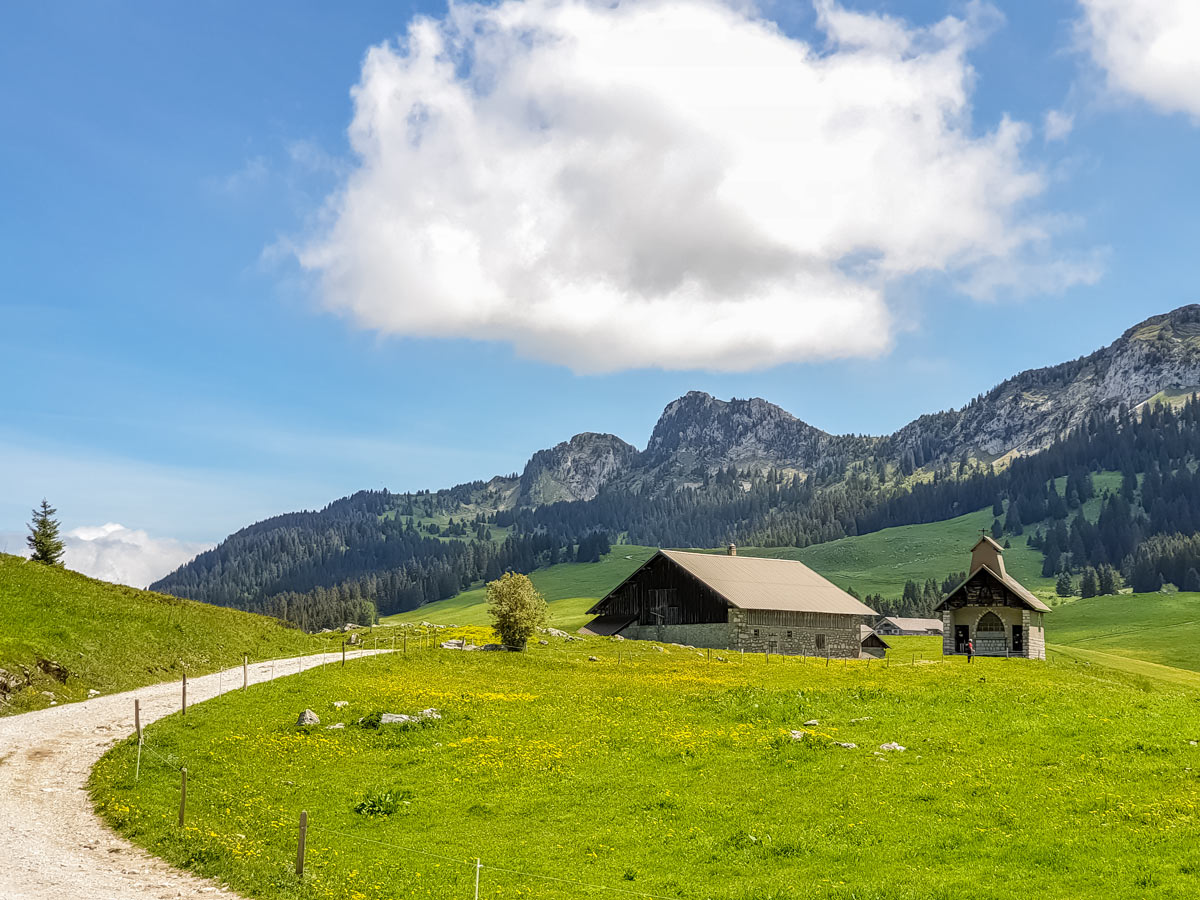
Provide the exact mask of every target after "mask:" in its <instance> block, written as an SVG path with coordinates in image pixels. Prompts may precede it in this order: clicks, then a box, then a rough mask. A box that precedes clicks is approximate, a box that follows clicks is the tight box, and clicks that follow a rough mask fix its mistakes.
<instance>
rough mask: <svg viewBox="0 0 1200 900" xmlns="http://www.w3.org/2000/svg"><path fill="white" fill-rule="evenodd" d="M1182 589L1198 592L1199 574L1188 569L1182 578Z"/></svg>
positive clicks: (1199, 586) (1199, 584) (1192, 569)
mask: <svg viewBox="0 0 1200 900" xmlns="http://www.w3.org/2000/svg"><path fill="white" fill-rule="evenodd" d="M1183 589H1184V590H1185V591H1200V572H1197V571H1196V569H1195V568H1194V567H1193V568H1190V569H1188V570H1187V574H1186V575H1184V576H1183Z"/></svg>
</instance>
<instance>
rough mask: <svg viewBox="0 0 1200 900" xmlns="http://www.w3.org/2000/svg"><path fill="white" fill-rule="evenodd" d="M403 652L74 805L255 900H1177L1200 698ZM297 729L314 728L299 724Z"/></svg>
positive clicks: (174, 736)
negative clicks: (638, 896)
mask: <svg viewBox="0 0 1200 900" xmlns="http://www.w3.org/2000/svg"><path fill="white" fill-rule="evenodd" d="M450 636H456V635H452V633H450V632H447V631H441V632H439V633H438V634H437V635H436V637H435V638H434V641H435V642H436V641H437V640H443V639H445V638H446V637H450ZM469 637H470V638H471V639H473V640H476V641H479V640H483V639H484V638H485V637H486V635H485V633H484V632H483V631H482V630H476V631H474V632H473V633H470V634H469ZM420 643H421V641H420V639H419V638H417V637H416V634H415V632H414V635H413V637H411V638H410V640H409V652H408V653H407V654H405V655H399V654H398V655H395V656H392V657H384V658H378V659H375V660H363V661H356V662H352V663H351V664H350V665H348V666H347V667H346V668H344V669H341V668H333V667H330V668H329V669H327V670H320V669H316V670H312V671H310V672H307V673H305V674H304V675H300V676H294V677H289V678H287V679H285V680H283V681H281V682H276V683H271V684H264V685H259V686H256V687H254V688H252V689H251V690H250V691H248V692H245V693H241V692H235V693H230V694H227V695H225V696H223V697H221V698H219V699H217V700H214V701H211V702H208V703H204V704H201V705H199V706H197V707H195V708H194V709H193V710H191V711H190V712H189V714H188V716H187V719H186V722H185V720H183V719H181V718H180V717H179V716H178V715H176V716H172V717H171V718H169V719H166V720H163V721H162V722H160V723H157V724H155V725H153V726H151V727H150V728H149V729H148V730H147V742H148V743H147V747H148V749H147V751H146V752H145V753H144V754H143V758H142V769H141V781H140V783H135V781H134V770H135V764H136V746H135V743H134V742H133V741H132V740H126V741H124V742H122V743H121V744H119V745H117V746H116V747H115V748H114V749H113V750H112V751H111V752H110V753H109V754H108V755H107V756H106V757H105V758H104V759H103V760H102V761H101V763H100V764H99V765H98V766H97V768H96V770H95V773H94V777H93V783H92V792H93V796H94V799H95V802H96V806H97V809H98V810H99V811H100V813H101V815H103V816H104V817H105V818H106V819H107V820H108V821H109V822H110V823H111V824H112V825H113V827H114V828H116V829H117V830H118V831H119V832H121V833H123V834H126V835H128V836H129V837H130V838H131V839H132V840H133V841H134V842H136V843H138V844H140V845H142V846H144V847H146V848H148V849H149V850H151V851H152V852H154V853H156V854H159V855H161V856H163V857H165V858H166V859H168V860H170V861H171V862H172V863H175V864H176V865H180V866H184V867H187V868H190V869H193V870H195V871H197V872H200V873H204V874H207V875H211V876H214V877H216V878H219V879H221V880H223V881H226V882H228V883H229V884H230V885H231V886H232V887H234V888H235V889H237V890H238V891H241V892H243V893H245V894H246V895H247V896H253V897H261V898H272V900H273V898H351V897H353V898H356V900H384V898H398V897H438V898H440V897H448V898H449V897H470V896H472V895H473V894H472V892H473V889H474V879H475V877H476V869H475V861H476V859H477V858H478V859H480V860H481V861H482V865H483V868H482V869H481V870H479V876H480V894H479V896H480V897H488V898H495V897H530V896H533V897H564V898H567V897H580V898H582V897H595V896H608V895H609V893H611V892H616V891H627V892H635V893H642V894H649V895H653V896H656V897H668V898H669V897H679V898H714V900H751V898H760V897H771V898H781V900H782V898H838V900H851V898H889V900H902V898H913V900H917V898H920V900H925V898H959V897H974V898H1009V897H1067V896H1069V897H1075V898H1091V897H1095V898H1111V897H1133V896H1136V897H1149V898H1159V897H1161V898H1168V897H1169V898H1176V897H1180V898H1182V897H1190V896H1194V892H1195V886H1196V883H1197V882H1196V879H1197V876H1198V875H1200V846H1198V845H1197V843H1196V840H1195V835H1196V833H1197V828H1200V746H1197V744H1196V742H1197V741H1198V740H1200V712H1198V710H1197V709H1196V700H1195V698H1196V696H1197V694H1196V689H1197V687H1200V675H1192V674H1190V673H1186V672H1182V671H1180V670H1176V671H1180V674H1181V676H1182V677H1183V679H1184V681H1182V682H1178V683H1174V682H1167V681H1159V680H1155V679H1151V678H1146V677H1142V676H1139V675H1134V674H1123V673H1121V672H1118V671H1114V670H1113V669H1110V668H1107V667H1103V666H1097V665H1092V664H1088V663H1087V662H1085V661H1079V660H1076V659H1073V658H1070V657H1066V656H1061V655H1054V654H1052V658H1051V660H1050V661H1049V662H1036V661H1026V660H1011V661H1009V660H1003V659H979V660H976V662H975V663H974V664H970V665H968V664H967V662H966V660H965V659H963V658H962V657H957V658H952V659H950V660H949V661H946V662H941V661H936V662H935V661H933V660H932V659H930V660H922V659H918V660H916V662H915V664H914V662H913V661H912V657H911V653H912V648H913V647H914V646H916V647H918V648H920V649H921V650H922V651H923V652H924V653H925V654H926V655H927V656H930V657H933V659H940V657H938V656H937V648H936V639H935V640H934V641H933V642H932V643H933V646H932V647H931V646H930V643H931V642H930V641H929V640H928V639H916V641H915V642H909V641H906V639H897V649H896V651H895V652H894V654H893V655H892V657H891V658H890V659H889V660H888V662H887V663H880V662H879V661H874V662H872V663H870V664H868V663H866V662H862V661H858V660H853V661H849V662H841V663H837V662H835V663H834V664H833V665H828V664H827V663H825V661H823V660H821V661H818V660H813V659H809V660H801V659H798V658H778V657H776V658H772V659H770V660H769V661H768V660H766V659H764V658H763V657H761V656H754V657H740V656H733V657H730V658H729V659H728V661H722V660H721V657H720V654H718V653H716V652H714V654H713V655H712V657H711V658H710V656H709V654H707V653H704V652H700V651H694V650H687V649H682V648H679V647H674V646H666V647H662V646H658V645H652V644H648V643H644V642H620V641H611V640H607V639H598V638H595V639H586V640H583V641H573V642H568V641H564V640H563V639H560V638H550V639H549V643H548V644H546V645H545V646H542V645H539V644H537V643H536V642H535V643H534V644H533V645H531V647H530V649H529V650H528V651H527V652H526V653H524V654H510V653H463V652H456V651H449V650H437V649H429V650H422V649H418V646H419V645H420ZM931 651H932V652H931ZM901 663H903V664H901ZM1188 680H1190V685H1189V684H1188V683H1186V682H1187V681H1188ZM342 702H344V703H345V704H346V705H345V706H341V707H339V706H337V705H336V704H339V703H342ZM305 708H309V709H312V710H314V711H315V712H316V713H317V714H318V715H319V716H320V719H321V723H320V724H319V725H315V726H311V727H307V728H299V727H296V725H295V722H296V718H297V716H298V714H299V713H300V711H301V710H303V709H305ZM430 708H433V709H436V710H437V713H438V715H439V716H440V717H441V718H432V717H429V718H425V719H422V720H419V721H417V722H414V723H410V724H398V725H382V726H379V727H372V726H373V724H374V723H375V722H377V721H378V719H379V716H377V715H376V714H378V713H385V712H386V713H395V714H403V715H410V716H411V715H415V714H419V713H420V712H421V711H422V710H427V709H430ZM360 719H361V720H363V723H360ZM333 725H341V726H342V727H338V728H330V727H329V726H333ZM893 744H895V745H898V746H900V747H903V748H904V749H903V750H900V749H886V748H888V747H891V746H892V745H893ZM180 766H186V767H187V769H188V779H189V780H188V807H187V817H188V818H187V823H186V826H185V827H184V828H183V829H180V828H178V827H177V824H176V820H177V812H178V803H179V779H180V776H179V767H180ZM301 810H306V811H307V814H308V823H309V831H308V836H307V841H308V850H307V860H306V869H305V875H304V877H303V879H297V878H296V877H295V875H294V873H293V866H294V862H295V857H296V849H297V848H296V840H297V822H298V817H299V815H300V812H301ZM614 896H615V894H614Z"/></svg>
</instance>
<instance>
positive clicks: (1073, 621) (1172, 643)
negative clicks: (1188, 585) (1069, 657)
mask: <svg viewBox="0 0 1200 900" xmlns="http://www.w3.org/2000/svg"><path fill="white" fill-rule="evenodd" d="M1046 633H1047V639H1048V640H1049V641H1050V642H1051V643H1053V644H1058V645H1062V646H1064V647H1070V648H1071V649H1072V650H1077V651H1081V652H1085V653H1090V654H1097V653H1099V654H1103V655H1104V656H1105V657H1108V662H1109V664H1117V665H1119V664H1120V663H1119V662H1117V661H1115V660H1113V659H1112V658H1113V657H1118V658H1120V657H1124V658H1128V659H1140V660H1145V661H1146V662H1149V663H1154V664H1156V665H1160V666H1172V667H1176V668H1181V669H1189V670H1191V671H1193V672H1200V594H1189V593H1178V594H1176V593H1157V594H1118V595H1116V596H1110V597H1092V598H1089V599H1087V600H1076V601H1075V602H1074V603H1068V604H1064V605H1063V606H1060V607H1058V608H1057V609H1055V611H1054V612H1053V614H1051V615H1048V616H1047V617H1046Z"/></svg>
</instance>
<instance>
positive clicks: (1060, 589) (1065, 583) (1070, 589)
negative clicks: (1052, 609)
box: [1054, 572, 1075, 597]
mask: <svg viewBox="0 0 1200 900" xmlns="http://www.w3.org/2000/svg"><path fill="white" fill-rule="evenodd" d="M1054 593H1056V594H1058V596H1060V597H1070V596H1071V595H1072V594H1074V593H1075V587H1074V585H1072V584H1071V573H1070V572H1061V573H1059V576H1058V581H1056V582H1055V583H1054Z"/></svg>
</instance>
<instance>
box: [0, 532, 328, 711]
mask: <svg viewBox="0 0 1200 900" xmlns="http://www.w3.org/2000/svg"><path fill="white" fill-rule="evenodd" d="M339 640H340V639H339ZM322 645H323V644H322V642H321V640H320V639H319V638H316V637H312V636H309V635H306V634H304V633H303V632H300V631H296V630H295V629H292V628H286V627H284V626H283V625H281V624H280V623H279V622H278V621H276V620H275V619H269V618H266V617H265V616H256V615H251V614H250V613H244V612H239V611H238V610H233V609H224V608H222V607H219V606H209V605H207V604H205V603H197V602H195V601H192V600H181V599H179V598H178V597H171V596H167V595H165V594H156V593H154V592H152V591H140V590H136V589H134V588H129V587H122V586H120V585H115V584H109V583H108V582H105V581H97V580H96V579H93V578H87V577H86V576H84V575H80V574H79V573H78V572H72V571H69V570H67V569H60V568H56V567H53V566H45V565H42V564H40V563H33V562H28V561H27V560H24V559H22V558H21V557H19V556H10V555H7V554H0V669H5V670H7V671H8V672H9V673H10V675H11V676H12V677H13V678H17V679H19V680H20V681H21V682H22V683H23V682H24V677H23V669H24V670H28V672H29V673H30V676H31V680H32V684H30V685H28V686H24V685H23V686H22V688H21V689H20V690H18V691H16V692H14V693H12V694H9V695H8V696H7V697H5V696H4V695H3V694H0V715H8V714H12V713H17V712H24V711H26V710H29V709H38V708H41V707H43V706H48V705H49V704H50V702H51V701H52V700H53V701H55V702H58V703H62V702H66V701H71V700H83V699H86V698H87V696H88V691H89V690H96V691H100V692H101V693H105V694H108V693H113V692H116V691H124V690H129V689H130V688H135V687H140V686H142V685H146V684H154V683H156V682H159V681H168V680H171V679H175V678H178V677H179V676H180V675H181V674H182V673H183V672H185V671H186V672H187V673H188V674H196V675H199V674H203V673H205V672H215V671H217V670H218V669H221V668H226V667H229V666H233V665H236V664H237V663H239V662H241V659H242V654H248V655H249V656H250V658H251V659H271V658H274V657H277V656H289V655H292V656H294V655H296V654H298V653H302V652H306V651H308V652H318V651H319V650H320V647H321V646H322ZM39 660H48V661H51V662H56V663H58V664H59V665H61V666H62V667H63V668H64V669H65V670H66V673H67V674H66V680H65V682H64V681H61V680H60V679H59V678H56V677H52V676H51V675H50V674H48V673H47V672H46V671H43V669H41V668H39V666H38V663H39ZM44 692H45V693H44ZM47 694H52V695H53V696H47Z"/></svg>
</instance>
